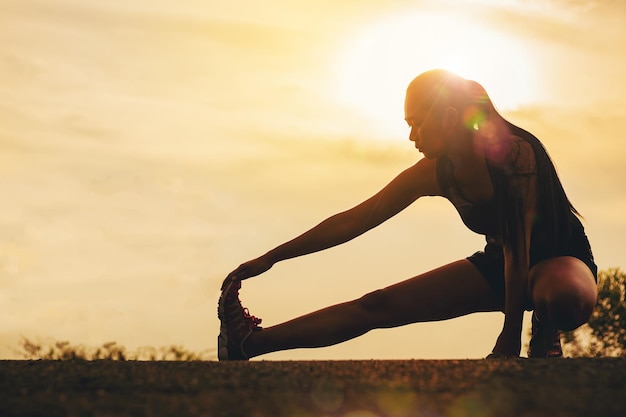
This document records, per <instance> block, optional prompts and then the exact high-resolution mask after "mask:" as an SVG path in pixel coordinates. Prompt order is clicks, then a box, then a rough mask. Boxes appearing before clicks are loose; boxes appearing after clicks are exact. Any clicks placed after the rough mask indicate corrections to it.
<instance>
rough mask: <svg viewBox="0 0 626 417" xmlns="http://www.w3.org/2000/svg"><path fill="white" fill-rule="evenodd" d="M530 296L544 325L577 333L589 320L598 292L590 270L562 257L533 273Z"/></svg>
mask: <svg viewBox="0 0 626 417" xmlns="http://www.w3.org/2000/svg"><path fill="white" fill-rule="evenodd" d="M528 283H529V296H530V297H531V298H532V300H533V303H534V305H535V315H536V316H537V319H538V320H539V322H541V323H545V324H546V325H548V326H550V327H554V328H557V329H559V330H565V331H569V330H574V329H575V328H577V327H578V326H580V325H582V324H584V323H586V322H587V320H589V317H590V316H591V313H592V312H593V309H594V307H595V305H596V301H597V297H598V290H597V287H596V283H595V280H594V277H593V274H592V273H591V271H590V270H589V267H587V265H585V264H584V263H583V262H582V261H581V260H580V259H577V258H574V257H571V256H560V257H557V258H552V259H547V260H545V261H543V262H541V263H539V264H537V265H535V266H534V267H533V268H532V269H531V270H530V275H529V280H528Z"/></svg>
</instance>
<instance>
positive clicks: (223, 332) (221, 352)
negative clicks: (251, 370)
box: [217, 282, 233, 361]
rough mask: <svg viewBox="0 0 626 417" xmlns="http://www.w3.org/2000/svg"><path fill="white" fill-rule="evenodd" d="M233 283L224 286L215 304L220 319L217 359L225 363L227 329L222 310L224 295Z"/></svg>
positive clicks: (224, 314)
mask: <svg viewBox="0 0 626 417" xmlns="http://www.w3.org/2000/svg"><path fill="white" fill-rule="evenodd" d="M232 285H233V283H232V282H231V283H229V284H228V285H226V288H224V290H223V291H222V294H221V295H220V299H219V301H218V302H217V317H218V318H219V319H220V334H219V335H218V336H217V359H218V360H220V361H227V360H228V359H229V358H228V329H227V328H226V313H225V310H224V302H225V298H226V297H225V295H226V294H228V293H229V291H230V287H231V286H232Z"/></svg>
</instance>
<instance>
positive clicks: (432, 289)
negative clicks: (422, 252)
mask: <svg viewBox="0 0 626 417" xmlns="http://www.w3.org/2000/svg"><path fill="white" fill-rule="evenodd" d="M501 303H502V301H501V300H500V299H499V298H498V297H497V295H496V294H495V293H494V292H493V290H492V289H491V288H490V287H489V285H488V284H487V282H486V281H485V279H484V278H483V277H482V275H481V274H480V272H478V270H477V269H476V268H475V267H474V265H472V264H471V263H470V262H469V261H467V260H460V261H457V262H453V263H451V264H448V265H445V266H443V267H440V268H437V269H435V270H433V271H430V272H426V273H424V274H422V275H418V276H416V277H414V278H411V279H408V280H406V281H403V282H400V283H398V284H395V285H392V286H390V287H387V288H384V289H381V290H378V291H374V292H372V293H369V294H367V295H365V296H363V297H361V298H359V299H356V300H353V301H350V302H347V303H342V304H337V305H334V306H331V307H328V308H325V309H322V310H319V311H316V312H313V313H310V314H307V315H304V316H301V317H298V318H296V319H293V320H290V321H288V322H285V323H282V324H279V325H276V326H273V327H269V328H266V329H263V330H262V331H259V332H252V333H251V334H250V336H249V337H248V338H247V339H246V340H245V343H244V344H243V346H242V349H243V350H244V351H245V354H246V355H247V356H248V357H254V356H258V355H262V354H265V353H269V352H275V351H279V350H287V349H294V348H305V347H322V346H329V345H333V344H336V343H340V342H343V341H346V340H349V339H352V338H354V337H357V336H360V335H362V334H364V333H367V332H368V331H370V330H372V329H376V328H389V327H397V326H401V325H404V324H409V323H416V322H425V321H436V320H445V319H450V318H454V317H459V316H463V315H466V314H469V313H474V312H486V311H501V310H502V304H501Z"/></svg>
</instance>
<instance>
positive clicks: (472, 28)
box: [333, 11, 538, 139]
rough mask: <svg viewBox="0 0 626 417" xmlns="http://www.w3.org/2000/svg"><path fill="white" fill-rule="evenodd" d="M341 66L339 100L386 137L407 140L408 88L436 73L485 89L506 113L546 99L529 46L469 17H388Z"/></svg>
mask: <svg viewBox="0 0 626 417" xmlns="http://www.w3.org/2000/svg"><path fill="white" fill-rule="evenodd" d="M336 62H337V64H336V65H337V71H336V73H337V74H338V76H337V85H336V88H334V89H333V92H334V93H333V94H334V96H335V99H337V100H338V101H339V102H341V103H342V104H344V105H346V106H348V107H350V108H353V109H357V110H358V111H359V112H361V113H362V114H363V115H364V116H365V117H367V119H368V120H370V121H372V124H373V125H375V126H376V130H377V134H378V135H379V136H380V137H385V138H393V139H396V138H397V136H398V134H401V135H404V134H406V127H405V125H404V124H403V119H404V114H403V104H404V92H405V90H406V86H407V85H408V84H409V82H410V81H411V80H412V79H413V78H414V77H415V76H417V75H418V74H419V73H421V72H423V71H426V70H429V69H433V68H443V69H447V70H450V71H453V72H455V73H457V74H459V75H461V76H462V77H465V78H470V79H473V80H476V81H478V82H480V83H481V84H482V85H483V86H484V87H485V88H486V90H487V92H488V93H489V94H490V96H491V97H492V99H493V101H494V103H495V105H496V107H497V108H498V109H500V110H502V111H506V110H512V109H515V108H518V107H520V106H523V105H525V104H529V103H532V102H533V101H535V100H536V99H537V97H538V83H537V82H536V81H537V80H536V78H537V75H536V74H535V72H534V70H533V68H535V66H534V65H533V62H532V56H531V54H530V53H529V48H528V46H527V45H525V43H524V42H523V40H522V39H519V38H515V37H513V36H512V35H508V34H505V33H501V32H499V31H497V30H496V29H495V28H490V27H489V26H487V25H486V22H484V21H478V20H476V19H475V18H470V17H468V16H464V15H462V14H455V13H450V12H441V11H431V12H420V13H413V14H402V15H393V16H389V17H386V18H383V19H381V20H379V21H377V22H374V23H373V24H372V25H370V26H369V27H367V28H365V29H363V30H362V31H361V32H358V33H356V34H355V35H354V36H352V37H351V39H349V41H348V42H347V43H346V45H345V47H344V48H342V49H341V52H340V54H339V57H338V59H337V61H336Z"/></svg>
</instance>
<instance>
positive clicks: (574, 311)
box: [535, 291, 595, 331]
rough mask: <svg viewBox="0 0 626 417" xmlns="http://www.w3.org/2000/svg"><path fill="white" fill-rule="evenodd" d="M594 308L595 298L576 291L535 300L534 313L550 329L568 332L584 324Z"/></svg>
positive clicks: (558, 293) (557, 293) (562, 292)
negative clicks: (545, 322) (546, 323)
mask: <svg viewBox="0 0 626 417" xmlns="http://www.w3.org/2000/svg"><path fill="white" fill-rule="evenodd" d="M594 307H595V298H593V299H592V298H591V297H588V296H585V295H584V294H580V293H577V292H576V291H561V292H556V293H554V294H551V296H550V297H541V298H539V299H538V300H535V311H536V313H537V317H538V318H539V320H540V321H547V322H548V323H550V325H551V326H552V327H555V328H557V329H560V330H564V331H570V330H574V329H576V328H578V327H579V326H581V325H583V324H585V323H586V322H587V321H588V320H589V317H591V313H592V312H593V309H594Z"/></svg>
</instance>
